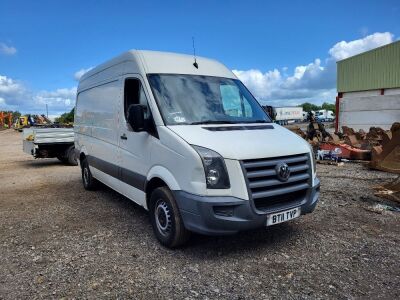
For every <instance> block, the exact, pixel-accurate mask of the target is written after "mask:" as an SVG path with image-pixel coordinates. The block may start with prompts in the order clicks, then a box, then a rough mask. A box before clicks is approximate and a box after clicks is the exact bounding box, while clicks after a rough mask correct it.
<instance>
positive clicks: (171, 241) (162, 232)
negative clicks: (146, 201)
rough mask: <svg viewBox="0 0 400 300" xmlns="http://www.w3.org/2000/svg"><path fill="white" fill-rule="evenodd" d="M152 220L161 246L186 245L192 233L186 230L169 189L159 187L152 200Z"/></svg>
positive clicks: (152, 195)
mask: <svg viewBox="0 0 400 300" xmlns="http://www.w3.org/2000/svg"><path fill="white" fill-rule="evenodd" d="M149 209H150V220H151V225H152V226H153V230H154V234H155V235H156V237H157V239H158V240H159V241H160V243H161V244H163V245H164V246H166V247H168V248H176V247H179V246H182V245H183V244H185V243H186V242H187V241H188V239H189V237H190V232H189V231H188V230H187V229H186V228H185V226H184V224H183V220H182V217H181V214H180V212H179V208H178V206H177V204H176V201H175V199H174V196H173V195H172V193H171V191H170V190H169V189H168V188H167V187H159V188H157V189H155V190H154V191H153V193H152V194H151V198H150V207H149Z"/></svg>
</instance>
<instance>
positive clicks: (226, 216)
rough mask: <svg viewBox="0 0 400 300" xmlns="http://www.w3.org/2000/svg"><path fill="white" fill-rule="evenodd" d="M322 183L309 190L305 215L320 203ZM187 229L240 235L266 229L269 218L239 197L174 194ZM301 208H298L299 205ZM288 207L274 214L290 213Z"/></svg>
mask: <svg viewBox="0 0 400 300" xmlns="http://www.w3.org/2000/svg"><path fill="white" fill-rule="evenodd" d="M319 186H320V183H319V180H318V179H315V183H314V186H313V187H311V188H309V189H308V191H307V194H306V199H305V200H304V201H302V203H303V204H302V205H300V207H301V214H302V215H304V214H307V213H311V212H312V211H313V210H314V209H315V207H316V205H317V202H318V200H319ZM173 193H174V196H175V199H176V201H177V204H178V207H179V210H180V213H181V216H182V218H183V223H184V225H185V227H186V228H187V229H188V230H190V231H193V232H197V233H201V234H206V235H229V234H235V233H237V232H239V231H244V230H249V229H254V228H258V227H264V226H266V222H267V214H268V213H271V212H264V213H262V212H259V211H257V210H256V209H254V207H253V205H252V202H251V201H249V200H243V199H239V198H235V197H223V196H213V197H210V196H198V195H193V194H190V193H187V192H184V191H173ZM296 206H298V205H296ZM290 208H292V207H290V206H284V207H282V208H281V209H274V212H278V211H280V210H286V209H290Z"/></svg>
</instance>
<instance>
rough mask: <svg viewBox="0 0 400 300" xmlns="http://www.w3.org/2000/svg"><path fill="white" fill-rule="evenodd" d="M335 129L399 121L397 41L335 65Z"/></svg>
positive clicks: (399, 48) (399, 53) (399, 54)
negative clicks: (336, 93) (336, 94)
mask: <svg viewBox="0 0 400 300" xmlns="http://www.w3.org/2000/svg"><path fill="white" fill-rule="evenodd" d="M337 91H338V96H337V98H336V111H337V112H336V126H337V128H336V129H339V130H340V129H341V127H342V126H348V127H352V128H354V129H356V130H358V129H364V130H366V131H368V130H369V128H370V127H371V126H375V127H382V128H384V129H389V128H390V126H391V125H392V124H393V123H394V122H399V121H400V41H397V42H394V43H391V44H388V45H385V46H383V47H379V48H376V49H373V50H371V51H367V52H364V53H361V54H358V55H355V56H352V57H349V58H346V59H344V60H341V61H338V62H337Z"/></svg>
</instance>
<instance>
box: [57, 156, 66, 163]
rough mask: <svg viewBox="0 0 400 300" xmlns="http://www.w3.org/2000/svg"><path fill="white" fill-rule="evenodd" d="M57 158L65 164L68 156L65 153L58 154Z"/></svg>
mask: <svg viewBox="0 0 400 300" xmlns="http://www.w3.org/2000/svg"><path fill="white" fill-rule="evenodd" d="M57 159H58V160H59V161H61V162H62V163H63V164H66V163H67V158H66V157H65V156H64V155H57Z"/></svg>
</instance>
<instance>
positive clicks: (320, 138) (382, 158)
mask: <svg viewBox="0 0 400 300" xmlns="http://www.w3.org/2000/svg"><path fill="white" fill-rule="evenodd" d="M289 129H291V130H292V131H293V132H295V133H296V134H298V135H300V136H301V137H302V138H304V139H305V140H307V141H308V142H309V143H310V144H311V145H312V146H313V148H314V149H315V150H316V151H315V152H317V151H320V152H321V151H323V152H325V153H329V152H332V151H334V152H336V153H339V152H340V157H341V158H344V159H349V160H366V161H370V162H369V166H370V167H371V168H373V169H378V170H382V171H386V172H392V173H398V174H400V123H398V122H396V123H393V125H392V127H391V129H390V130H383V129H381V128H379V127H371V128H370V129H369V131H368V132H365V131H364V130H359V131H355V130H354V129H352V128H349V127H346V126H343V127H342V132H337V133H332V134H330V133H328V132H327V131H326V130H325V127H324V125H323V124H321V123H318V122H315V121H314V120H311V121H310V124H309V125H308V127H307V132H304V131H302V130H301V129H300V128H299V127H292V128H289Z"/></svg>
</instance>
